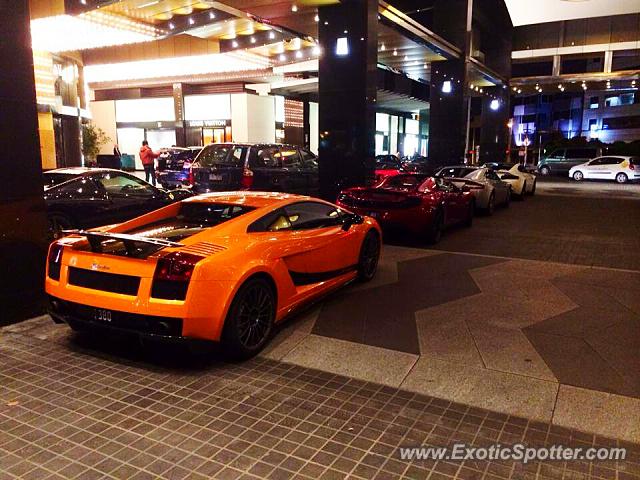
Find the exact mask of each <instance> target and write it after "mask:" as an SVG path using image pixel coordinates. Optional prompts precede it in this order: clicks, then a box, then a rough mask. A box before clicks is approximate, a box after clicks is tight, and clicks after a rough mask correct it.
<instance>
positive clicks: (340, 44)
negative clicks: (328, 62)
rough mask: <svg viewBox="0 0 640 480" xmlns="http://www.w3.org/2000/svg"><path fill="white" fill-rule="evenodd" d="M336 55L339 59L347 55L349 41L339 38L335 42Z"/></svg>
mask: <svg viewBox="0 0 640 480" xmlns="http://www.w3.org/2000/svg"><path fill="white" fill-rule="evenodd" d="M336 55H339V56H341V57H343V56H345V55H349V39H348V38H347V37H340V38H338V39H337V40H336Z"/></svg>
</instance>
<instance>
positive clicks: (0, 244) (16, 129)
mask: <svg viewBox="0 0 640 480" xmlns="http://www.w3.org/2000/svg"><path fill="white" fill-rule="evenodd" d="M29 20H30V19H29V2H28V1H27V0H14V1H11V2H0V30H2V32H3V33H2V36H3V37H2V38H3V39H2V42H0V64H1V65H3V68H2V69H0V132H2V134H1V135H0V139H1V140H0V148H1V150H2V152H3V161H4V163H5V165H4V168H0V184H1V185H2V188H0V225H2V228H0V271H2V275H1V276H0V278H1V279H0V302H1V305H2V315H0V324H2V323H8V322H11V321H16V320H19V319H23V318H26V317H28V316H29V315H33V314H37V313H38V312H40V311H41V309H42V306H43V298H44V295H43V281H44V265H45V257H46V246H47V245H46V240H45V239H46V217H45V207H44V200H43V198H42V173H41V172H42V170H41V169H42V167H41V160H40V142H39V137H38V116H37V110H36V92H35V81H34V76H33V55H32V52H31V47H30V45H31V33H30V31H29Z"/></svg>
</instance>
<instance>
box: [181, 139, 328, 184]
mask: <svg viewBox="0 0 640 480" xmlns="http://www.w3.org/2000/svg"><path fill="white" fill-rule="evenodd" d="M191 169H192V178H193V190H194V192H197V193H205V192H215V191H226V190H260V191H267V192H269V191H275V192H289V193H301V194H305V195H312V196H313V195H317V194H318V159H317V157H316V156H315V155H314V154H313V153H311V152H310V151H309V150H307V149H305V148H300V147H296V146H294V145H281V144H274V143H263V144H249V143H216V144H213V145H208V146H206V147H204V148H203V149H202V151H201V152H200V154H199V155H198V156H197V157H196V159H195V161H194V163H193V164H192V165H191Z"/></svg>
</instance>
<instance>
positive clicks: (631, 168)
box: [629, 162, 636, 170]
mask: <svg viewBox="0 0 640 480" xmlns="http://www.w3.org/2000/svg"><path fill="white" fill-rule="evenodd" d="M635 169H636V166H635V165H634V164H633V163H631V162H630V163H629V170H635Z"/></svg>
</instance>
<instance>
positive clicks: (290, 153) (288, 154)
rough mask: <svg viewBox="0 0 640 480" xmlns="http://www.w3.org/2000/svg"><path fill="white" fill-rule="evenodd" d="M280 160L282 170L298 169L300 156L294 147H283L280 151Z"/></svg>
mask: <svg viewBox="0 0 640 480" xmlns="http://www.w3.org/2000/svg"><path fill="white" fill-rule="evenodd" d="M280 155H281V158H282V166H283V167H284V168H298V167H300V154H299V153H298V149H297V148H295V147H290V146H284V147H282V150H281V151H280Z"/></svg>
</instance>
